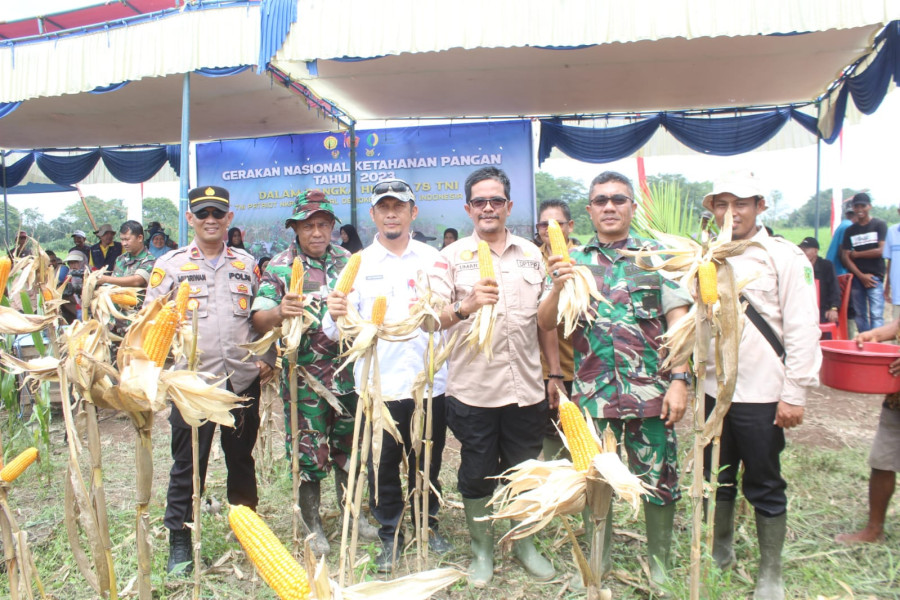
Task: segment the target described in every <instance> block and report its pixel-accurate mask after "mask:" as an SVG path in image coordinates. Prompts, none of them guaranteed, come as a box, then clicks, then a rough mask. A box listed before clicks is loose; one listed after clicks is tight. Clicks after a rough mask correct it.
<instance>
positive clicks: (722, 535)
mask: <svg viewBox="0 0 900 600" xmlns="http://www.w3.org/2000/svg"><path fill="white" fill-rule="evenodd" d="M712 555H713V558H714V559H715V561H716V564H717V565H719V568H720V569H723V570H724V569H730V568H731V567H732V566H733V565H734V563H735V562H736V561H737V557H735V555H734V500H727V501H723V500H719V501H717V502H716V514H715V517H714V518H713V549H712Z"/></svg>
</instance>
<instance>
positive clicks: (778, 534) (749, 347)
mask: <svg viewBox="0 0 900 600" xmlns="http://www.w3.org/2000/svg"><path fill="white" fill-rule="evenodd" d="M703 208H705V209H707V210H709V211H711V212H712V213H713V215H714V216H715V219H716V224H717V225H718V226H719V227H722V225H723V222H724V219H725V214H726V212H727V210H728V209H729V208H730V209H731V211H732V215H733V218H734V222H733V229H732V238H733V239H734V240H752V241H753V242H754V244H752V245H750V246H748V247H747V249H746V250H745V251H744V252H743V254H740V255H737V256H733V257H730V258H728V259H726V260H727V261H728V263H729V264H730V265H731V266H732V268H733V269H734V275H735V279H736V280H738V281H740V280H742V279H748V280H749V283H748V284H747V286H746V287H745V288H744V290H743V292H742V297H743V298H745V299H746V301H747V303H748V306H747V309H746V312H745V314H744V324H743V334H742V336H741V341H740V347H739V350H738V355H739V357H740V362H739V366H738V376H737V386H736V388H735V391H734V398H733V399H732V404H731V408H730V410H729V411H728V414H727V415H726V416H725V420H724V424H723V428H722V438H721V450H720V452H721V455H720V458H719V464H720V465H723V468H722V471H721V472H720V474H719V487H718V489H717V491H716V512H715V523H714V533H713V536H714V543H713V551H712V554H713V558H715V560H716V563H717V564H718V565H719V567H721V568H723V569H724V568H728V567H731V566H732V565H733V564H734V563H735V561H736V558H735V553H734V547H733V539H734V509H735V497H736V495H737V489H738V486H737V483H738V482H737V474H738V468H739V467H740V465H741V463H743V465H744V474H743V477H742V481H741V490H742V491H743V494H744V497H745V498H746V499H747V501H748V502H750V504H752V505H753V507H754V509H755V511H756V535H757V541H758V542H759V554H760V559H759V573H758V575H757V579H756V591H755V593H754V596H753V597H754V598H755V599H756V600H781V599H783V598H784V580H783V578H782V574H781V551H782V547H783V545H784V538H785V532H786V529H787V496H786V494H785V490H786V488H787V483H786V482H785V481H784V478H782V476H781V462H780V456H781V451H782V450H784V443H785V441H784V430H785V429H789V428H791V427H796V426H797V425H800V424H801V423H802V422H803V411H804V405H805V404H806V397H807V394H808V393H809V390H810V389H811V388H814V387H816V386H817V385H818V384H819V366H820V365H821V362H822V353H821V350H820V349H819V336H820V332H819V324H818V320H819V319H818V315H819V311H818V309H817V307H816V288H815V283H814V279H813V269H812V265H811V264H810V262H809V260H808V259H807V258H806V256H804V255H803V252H802V251H801V250H800V249H799V248H798V247H797V246H795V245H794V244H792V243H790V242H788V241H786V240H784V239H782V238H776V237H772V236H770V235H769V234H768V233H767V232H766V230H765V228H764V227H762V226H760V225H759V224H757V217H758V216H759V215H761V214H762V213H763V211H765V210H766V208H767V207H766V199H765V196H764V194H763V192H762V190H761V187H760V185H759V183H758V181H757V179H756V178H755V177H754V176H753V174H737V175H731V176H728V177H725V178H723V179H721V180H720V181H716V182H715V183H714V185H713V191H712V192H711V193H709V194H707V195H706V196H705V197H704V198H703ZM709 356H710V359H709V364H707V367H706V373H707V377H706V381H705V382H698V383H697V385H704V386H705V387H704V389H705V391H706V409H707V414H708V413H709V412H710V411H711V410H712V408H713V406H714V405H715V401H716V400H715V394H716V389H717V382H716V368H715V365H714V364H712V363H713V357H714V356H715V355H714V353H713V351H712V349H710V352H709ZM708 459H709V448H707V460H706V461H705V463H704V464H706V465H709V460H708ZM706 475H707V476H708V475H709V472H708V468H707V473H706Z"/></svg>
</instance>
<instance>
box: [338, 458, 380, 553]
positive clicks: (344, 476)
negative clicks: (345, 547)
mask: <svg viewBox="0 0 900 600" xmlns="http://www.w3.org/2000/svg"><path fill="white" fill-rule="evenodd" d="M349 477H350V476H349V475H348V473H347V472H346V471H344V470H343V469H340V468H338V467H335V468H334V488H335V491H336V493H337V498H338V499H339V500H340V507H341V511H342V518H343V510H344V490H346V489H347V480H348V479H349ZM356 483H357V485H362V484H363V483H364V480H363V479H361V478H359V477H357V478H356ZM358 522H359V537H361V538H362V539H364V540H366V541H367V542H374V541H375V540H377V539H378V528H377V527H375V526H374V525H372V524H371V523H369V519H368V517H366V515H365V514H363V513H362V512H360V515H359V519H358Z"/></svg>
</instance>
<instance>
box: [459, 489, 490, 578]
mask: <svg viewBox="0 0 900 600" xmlns="http://www.w3.org/2000/svg"><path fill="white" fill-rule="evenodd" d="M489 500H490V498H487V497H486V498H463V507H464V508H465V511H466V525H467V526H468V527H469V536H470V537H471V538H472V556H473V558H472V564H471V566H470V567H469V585H471V586H474V587H477V588H483V587H487V585H488V584H489V583H490V582H491V578H492V577H493V576H494V528H493V523H492V522H491V521H476V519H477V518H478V517H486V516H487V515H489V514H491V509H490V508H488V507H487V506H486V505H487V503H488V501H489Z"/></svg>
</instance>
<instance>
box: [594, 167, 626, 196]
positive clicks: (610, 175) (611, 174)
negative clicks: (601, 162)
mask: <svg viewBox="0 0 900 600" xmlns="http://www.w3.org/2000/svg"><path fill="white" fill-rule="evenodd" d="M610 181H618V182H619V183H622V184H625V185H626V186H628V191H629V193H631V199H632V200H634V185H632V183H631V180H630V179H628V178H627V177H625V176H624V175H622V174H621V173H619V172H617V171H603V172H602V173H600V174H599V175H597V176H596V177H594V180H593V181H591V185H590V187H588V196H589V197H590V194H591V191H592V190H593V189H594V186H595V185H602V184H604V183H609V182H610Z"/></svg>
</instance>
